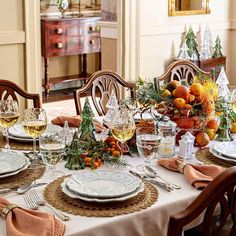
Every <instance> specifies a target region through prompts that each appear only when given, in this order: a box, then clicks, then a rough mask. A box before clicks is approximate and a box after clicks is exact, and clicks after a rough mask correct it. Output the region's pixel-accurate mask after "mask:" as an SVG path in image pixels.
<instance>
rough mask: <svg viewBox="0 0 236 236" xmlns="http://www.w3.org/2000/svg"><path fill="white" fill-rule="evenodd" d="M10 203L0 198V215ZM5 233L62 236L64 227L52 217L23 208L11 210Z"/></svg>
mask: <svg viewBox="0 0 236 236" xmlns="http://www.w3.org/2000/svg"><path fill="white" fill-rule="evenodd" d="M9 204H10V203H9V202H8V201H7V200H6V199H4V198H2V197H0V215H2V213H3V209H4V207H6V206H8V205H9ZM5 220H6V233H7V235H9V236H13V235H14V236H38V235H40V236H63V235H64V233H65V225H64V224H63V223H62V222H60V221H59V220H57V219H56V218H55V217H54V216H53V215H51V214H48V213H44V212H41V211H34V210H29V209H24V208H14V209H12V210H11V211H10V212H9V213H8V214H7V217H6V219H5Z"/></svg>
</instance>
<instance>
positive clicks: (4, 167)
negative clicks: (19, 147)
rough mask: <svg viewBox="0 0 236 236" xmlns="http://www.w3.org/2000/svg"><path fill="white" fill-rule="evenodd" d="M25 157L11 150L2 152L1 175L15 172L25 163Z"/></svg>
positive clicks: (0, 154)
mask: <svg viewBox="0 0 236 236" xmlns="http://www.w3.org/2000/svg"><path fill="white" fill-rule="evenodd" d="M25 163H26V161H25V159H24V158H22V157H21V156H19V155H17V154H15V153H14V154H13V153H10V152H0V175H2V174H6V173H10V172H14V171H16V170H18V169H20V168H22V167H23V166H24V165H25Z"/></svg>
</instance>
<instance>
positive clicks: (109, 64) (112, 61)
mask: <svg viewBox="0 0 236 236" xmlns="http://www.w3.org/2000/svg"><path fill="white" fill-rule="evenodd" d="M102 69H103V70H104V69H109V70H114V71H117V40H116V39H111V38H102Z"/></svg>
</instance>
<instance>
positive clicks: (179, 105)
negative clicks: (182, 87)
mask: <svg viewBox="0 0 236 236" xmlns="http://www.w3.org/2000/svg"><path fill="white" fill-rule="evenodd" d="M185 104H186V102H185V100H184V99H183V98H175V100H174V106H175V107H177V108H183V107H184V105H185Z"/></svg>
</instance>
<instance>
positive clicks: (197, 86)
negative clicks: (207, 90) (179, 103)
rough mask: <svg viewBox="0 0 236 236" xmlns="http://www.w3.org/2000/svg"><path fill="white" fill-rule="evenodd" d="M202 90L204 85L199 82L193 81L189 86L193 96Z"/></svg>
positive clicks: (198, 94)
mask: <svg viewBox="0 0 236 236" xmlns="http://www.w3.org/2000/svg"><path fill="white" fill-rule="evenodd" d="M203 90H204V87H203V86H202V85H201V84H200V83H193V84H192V85H191V86H190V93H191V94H193V95H195V96H201V95H202V92H203Z"/></svg>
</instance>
